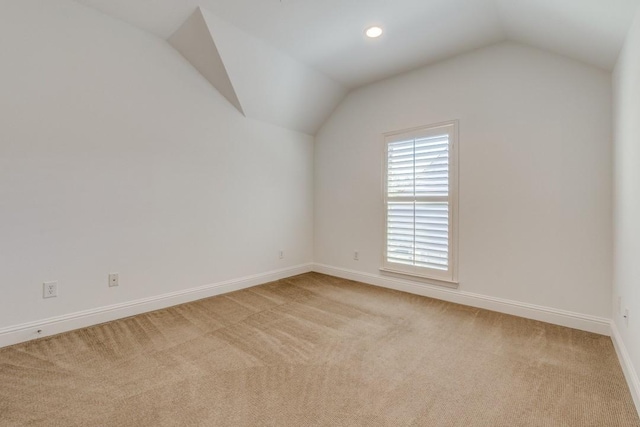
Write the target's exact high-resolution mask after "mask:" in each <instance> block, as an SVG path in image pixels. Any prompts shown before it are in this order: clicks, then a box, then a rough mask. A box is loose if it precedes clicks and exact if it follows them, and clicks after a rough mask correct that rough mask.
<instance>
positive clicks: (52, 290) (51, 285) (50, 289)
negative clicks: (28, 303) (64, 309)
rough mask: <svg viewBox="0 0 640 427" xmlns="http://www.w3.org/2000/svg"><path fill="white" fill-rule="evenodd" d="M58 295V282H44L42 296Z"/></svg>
mask: <svg viewBox="0 0 640 427" xmlns="http://www.w3.org/2000/svg"><path fill="white" fill-rule="evenodd" d="M57 296H58V282H45V283H43V284H42V298H55V297H57Z"/></svg>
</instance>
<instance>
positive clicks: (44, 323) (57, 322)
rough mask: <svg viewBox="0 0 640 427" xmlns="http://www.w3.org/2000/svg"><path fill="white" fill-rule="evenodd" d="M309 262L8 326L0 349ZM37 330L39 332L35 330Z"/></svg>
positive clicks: (0, 334)
mask: <svg viewBox="0 0 640 427" xmlns="http://www.w3.org/2000/svg"><path fill="white" fill-rule="evenodd" d="M312 268H313V264H310V263H309V264H302V265H298V266H294V267H289V268H284V269H281V270H274V271H269V272H266V273H261V274H255V275H251V276H246V277H242V278H239V279H233V280H226V281H223V282H218V283H213V284H209V285H204V286H199V287H196V288H191V289H185V290H183V291H177V292H171V293H167V294H162V295H157V296H154V297H149V298H143V299H139V300H135V301H128V302H124V303H120V304H114V305H109V306H104V307H99V308H95V309H92V310H85V311H79V312H75V313H70V314H65V315H63V316H57V317H51V318H48V319H44V320H39V321H35V322H30V323H23V324H21V325H15V326H10V327H7V328H2V329H0V348H1V347H6V346H9V345H13V344H18V343H21V342H25V341H30V340H33V339H37V338H42V337H46V336H50V335H55V334H60V333H62V332H68V331H71V330H74V329H79V328H85V327H87V326H93V325H97V324H100V323H105V322H110V321H112V320H117V319H122V318H125V317H129V316H135V315H137V314H142V313H147V312H149V311H154V310H159V309H162V308H166V307H171V306H174V305H178V304H183V303H186V302H191V301H196V300H199V299H202V298H208V297H212V296H216V295H221V294H225V293H228V292H233V291H238V290H241V289H246V288H250V287H253V286H257V285H261V284H263V283H268V282H272V281H274V280H279V279H284V278H287V277H291V276H296V275H298V274H303V273H308V272H310V271H312ZM38 331H40V333H38Z"/></svg>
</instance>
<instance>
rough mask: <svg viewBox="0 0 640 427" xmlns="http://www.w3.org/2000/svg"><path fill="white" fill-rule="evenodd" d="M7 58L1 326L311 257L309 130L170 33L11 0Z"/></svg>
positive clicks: (3, 7)
mask: <svg viewBox="0 0 640 427" xmlns="http://www.w3.org/2000/svg"><path fill="white" fill-rule="evenodd" d="M0 63H1V66H0V289H1V293H0V329H2V328H3V327H7V326H12V325H18V324H21V323H23V322H30V321H36V320H39V319H46V318H49V317H51V316H58V315H62V314H67V313H72V312H76V311H78V310H85V309H91V308H95V307H101V306H106V305H110V304H116V303H121V302H126V301H131V300H135V299H138V298H146V297H151V296H155V295H160V294H163V293H167V292H175V291H180V290H183V289H187V288H192V287H196V286H201V285H205V284H209V283H214V282H218V281H222V280H227V279H232V278H239V277H243V276H246V275H250V274H258V273H262V272H267V271H271V270H276V269H281V268H285V267H290V266H294V265H299V264H302V263H308V262H310V261H311V260H312V245H311V241H312V237H313V229H312V221H313V196H312V192H313V184H312V179H313V176H312V170H313V138H312V137H310V136H307V135H304V134H300V133H296V132H293V131H289V130H286V129H283V128H279V127H275V126H272V125H267V124H264V123H261V122H257V121H252V120H248V119H245V118H244V117H242V115H241V114H240V113H238V111H237V110H236V109H235V108H234V107H233V106H231V105H230V104H229V103H228V102H227V101H226V100H225V99H224V98H223V97H222V96H221V95H220V94H219V93H218V92H217V91H215V89H213V88H212V87H211V85H210V84H209V83H208V82H207V81H206V80H205V79H204V78H203V77H202V76H201V75H200V74H199V73H198V72H197V71H196V70H195V69H193V68H192V67H191V66H190V65H189V64H188V63H187V61H186V60H185V59H184V58H183V57H182V56H181V55H180V54H179V53H178V52H176V51H175V50H174V49H173V48H171V47H170V46H169V45H168V44H167V43H166V42H165V41H162V40H160V39H158V38H156V37H153V36H151V35H148V34H146V33H144V32H141V31H140V30H137V29H135V28H133V27H130V26H128V25H126V24H124V23H122V22H120V21H117V20H114V19H111V18H108V17H106V16H104V15H101V14H100V13H99V12H96V11H93V10H91V9H87V8H84V7H82V6H80V5H78V4H76V3H73V2H68V1H64V0H55V1H54V0H41V1H34V0H8V1H2V2H0ZM280 249H283V250H284V251H285V258H284V259H283V260H280V259H279V258H278V251H279V250H280ZM109 272H119V273H120V282H121V283H120V286H119V287H118V288H112V289H110V288H108V286H107V274H108V273H109ZM49 280H58V281H59V287H60V289H59V294H60V295H59V297H58V298H54V299H48V300H43V299H42V282H44V281H49Z"/></svg>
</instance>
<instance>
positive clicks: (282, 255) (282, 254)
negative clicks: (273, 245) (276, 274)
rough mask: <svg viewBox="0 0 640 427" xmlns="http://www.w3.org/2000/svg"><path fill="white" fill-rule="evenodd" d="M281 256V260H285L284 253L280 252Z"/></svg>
mask: <svg viewBox="0 0 640 427" xmlns="http://www.w3.org/2000/svg"><path fill="white" fill-rule="evenodd" d="M279 256H280V259H283V258H284V251H280V254H279Z"/></svg>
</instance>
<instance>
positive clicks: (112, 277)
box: [109, 273, 120, 288]
mask: <svg viewBox="0 0 640 427" xmlns="http://www.w3.org/2000/svg"><path fill="white" fill-rule="evenodd" d="M119 284H120V277H119V276H118V273H111V274H109V287H110V288H113V287H114V286H118V285H119Z"/></svg>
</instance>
